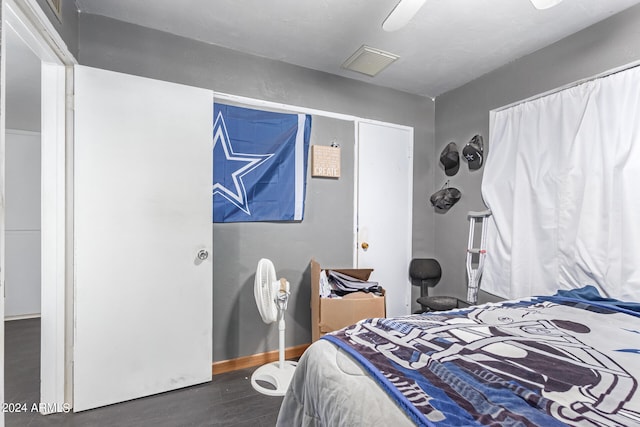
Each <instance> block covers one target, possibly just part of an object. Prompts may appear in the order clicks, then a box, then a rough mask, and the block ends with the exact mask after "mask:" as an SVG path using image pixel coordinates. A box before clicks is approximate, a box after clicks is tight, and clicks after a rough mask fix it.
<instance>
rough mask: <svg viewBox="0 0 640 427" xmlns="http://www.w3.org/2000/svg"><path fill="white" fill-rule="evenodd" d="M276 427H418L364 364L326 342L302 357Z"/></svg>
mask: <svg viewBox="0 0 640 427" xmlns="http://www.w3.org/2000/svg"><path fill="white" fill-rule="evenodd" d="M276 425H277V426H280V427H294V426H295V427H297V426H303V427H316V426H318V427H319V426H331V427H338V426H339V427H342V426H376V425H378V426H393V427H404V426H415V424H414V423H413V422H412V421H411V420H410V419H409V418H408V417H407V416H406V415H405V413H404V412H403V411H402V410H401V409H400V407H399V406H398V405H397V404H396V403H395V402H394V401H393V400H392V399H391V398H390V397H389V396H388V395H387V394H386V393H385V392H384V391H383V390H382V389H381V388H380V387H379V386H378V384H377V383H376V382H375V381H374V380H373V379H372V378H371V377H370V376H368V375H367V374H366V373H365V372H364V370H363V369H362V367H361V365H360V364H359V363H357V362H356V361H355V360H353V358H352V357H351V356H349V355H348V354H347V353H345V352H344V351H343V350H341V349H339V348H338V347H336V346H335V345H334V344H332V343H330V342H329V341H325V340H320V341H316V342H315V343H313V344H312V345H311V346H310V347H309V348H308V349H307V350H306V351H305V352H304V354H303V355H302V357H301V358H300V361H299V362H298V367H297V368H296V372H295V374H294V376H293V379H292V380H291V384H290V386H289V390H288V391H287V393H286V395H285V397H284V400H283V402H282V406H281V407H280V413H279V415H278V421H277V424H276Z"/></svg>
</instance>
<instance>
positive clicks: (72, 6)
mask: <svg viewBox="0 0 640 427" xmlns="http://www.w3.org/2000/svg"><path fill="white" fill-rule="evenodd" d="M36 1H37V2H38V5H40V8H41V9H42V10H43V11H44V13H45V15H47V18H49V21H51V23H52V24H53V26H54V28H55V29H56V31H58V34H60V36H61V37H62V40H64V42H65V44H66V45H67V48H69V51H70V52H71V53H72V54H73V56H75V57H76V58H77V57H78V10H77V9H76V2H75V0H62V16H61V18H60V19H58V17H57V16H56V14H55V13H54V12H53V10H52V9H51V7H50V6H49V3H47V0H36Z"/></svg>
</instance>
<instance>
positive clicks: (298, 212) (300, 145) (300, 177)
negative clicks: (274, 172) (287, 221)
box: [294, 114, 307, 221]
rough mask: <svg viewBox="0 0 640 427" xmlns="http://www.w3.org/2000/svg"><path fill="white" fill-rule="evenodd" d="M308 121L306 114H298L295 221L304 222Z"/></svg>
mask: <svg viewBox="0 0 640 427" xmlns="http://www.w3.org/2000/svg"><path fill="white" fill-rule="evenodd" d="M306 120H307V116H306V114H298V131H297V132H296V151H295V158H296V177H295V179H296V187H295V191H296V206H295V215H294V219H295V220H296V221H302V213H303V209H304V178H305V176H304V125H305V122H306Z"/></svg>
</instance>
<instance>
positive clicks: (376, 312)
mask: <svg viewBox="0 0 640 427" xmlns="http://www.w3.org/2000/svg"><path fill="white" fill-rule="evenodd" d="M322 270H333V271H338V272H340V273H344V274H347V275H349V276H351V277H355V278H357V279H360V280H369V276H370V275H371V272H372V271H373V270H372V269H368V268H367V269H362V268H357V269H338V268H321V267H320V264H318V262H316V260H314V259H312V260H311V340H312V341H313V342H315V341H317V340H318V339H320V337H321V336H322V335H324V334H326V333H327V332H332V331H336V330H338V329H342V328H344V327H345V326H349V325H353V324H354V323H357V322H358V321H359V320H362V319H368V318H372V317H384V316H385V313H386V311H385V298H384V289H383V291H382V294H383V295H382V296H378V295H374V294H371V293H365V292H353V293H351V294H348V295H345V296H344V297H342V298H320V271H322Z"/></svg>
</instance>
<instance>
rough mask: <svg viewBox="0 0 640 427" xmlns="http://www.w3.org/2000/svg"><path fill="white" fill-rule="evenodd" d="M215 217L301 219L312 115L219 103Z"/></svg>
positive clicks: (215, 139)
mask: <svg viewBox="0 0 640 427" xmlns="http://www.w3.org/2000/svg"><path fill="white" fill-rule="evenodd" d="M213 120H214V125H213V222H247V221H301V220H302V217H303V214H304V198H305V186H306V176H307V157H308V156H307V153H308V152H309V137H310V134H311V116H309V115H307V114H284V113H274V112H270V111H261V110H254V109H250V108H242V107H236V106H232V105H225V104H219V103H215V104H214V117H213Z"/></svg>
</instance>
